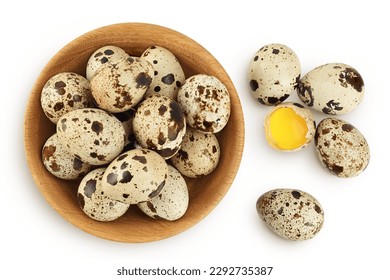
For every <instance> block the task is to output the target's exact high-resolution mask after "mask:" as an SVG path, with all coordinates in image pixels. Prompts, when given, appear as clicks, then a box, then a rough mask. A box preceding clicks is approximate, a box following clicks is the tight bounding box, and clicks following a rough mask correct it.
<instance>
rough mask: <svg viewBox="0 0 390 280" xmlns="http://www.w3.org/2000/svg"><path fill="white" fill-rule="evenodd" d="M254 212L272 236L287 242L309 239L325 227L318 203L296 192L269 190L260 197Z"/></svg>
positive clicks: (309, 196) (310, 197) (309, 195)
mask: <svg viewBox="0 0 390 280" xmlns="http://www.w3.org/2000/svg"><path fill="white" fill-rule="evenodd" d="M256 209H257V213H258V214H259V216H260V218H261V219H262V220H264V222H265V223H266V224H267V226H268V227H269V228H270V229H271V230H272V231H273V232H275V233H276V234H277V235H279V236H281V237H283V238H286V239H290V240H307V239H311V238H313V237H314V236H315V235H316V234H317V233H318V232H319V231H320V230H321V228H322V226H323V223H324V211H323V209H322V206H321V204H320V203H319V201H318V200H317V199H316V198H315V197H313V196H312V195H311V194H309V193H307V192H304V191H301V190H297V189H288V188H281V189H274V190H270V191H268V192H266V193H264V194H263V195H261V196H260V197H259V199H258V200H257V202H256Z"/></svg>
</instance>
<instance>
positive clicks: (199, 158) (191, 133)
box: [171, 128, 221, 178]
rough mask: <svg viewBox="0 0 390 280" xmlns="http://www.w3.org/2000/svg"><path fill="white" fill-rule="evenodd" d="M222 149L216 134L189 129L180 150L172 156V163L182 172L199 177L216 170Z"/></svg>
mask: <svg viewBox="0 0 390 280" xmlns="http://www.w3.org/2000/svg"><path fill="white" fill-rule="evenodd" d="M220 155H221V149H220V146H219V143H218V139H217V137H216V136H215V135H214V134H205V133H202V132H200V131H197V130H195V129H191V128H190V129H187V132H186V134H185V136H184V138H183V142H182V144H181V147H180V150H179V151H178V152H177V154H175V155H174V156H173V157H172V158H171V161H172V164H173V165H174V166H175V167H176V168H177V169H178V170H179V171H180V173H181V174H183V175H185V176H187V177H190V178H197V177H201V176H204V175H208V174H210V173H211V172H213V171H214V169H215V168H216V167H217V165H218V163H219V157H220Z"/></svg>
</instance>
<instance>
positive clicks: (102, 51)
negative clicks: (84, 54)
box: [86, 46, 129, 80]
mask: <svg viewBox="0 0 390 280" xmlns="http://www.w3.org/2000/svg"><path fill="white" fill-rule="evenodd" d="M128 57H129V55H128V54H127V53H126V52H125V51H124V50H123V49H122V48H120V47H117V46H104V47H101V48H99V49H97V50H96V51H95V52H94V53H93V54H92V55H91V56H90V58H89V60H88V62H87V69H86V77H87V79H88V80H91V79H92V77H93V76H94V75H95V73H96V72H97V71H98V70H99V68H100V67H101V66H102V65H103V64H105V63H113V62H116V61H118V60H121V59H124V58H128Z"/></svg>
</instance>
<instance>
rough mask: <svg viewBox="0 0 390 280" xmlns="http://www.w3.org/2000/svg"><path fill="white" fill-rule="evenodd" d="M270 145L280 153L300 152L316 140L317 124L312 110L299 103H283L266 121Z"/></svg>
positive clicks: (269, 114) (268, 115)
mask: <svg viewBox="0 0 390 280" xmlns="http://www.w3.org/2000/svg"><path fill="white" fill-rule="evenodd" d="M264 130H265V137H266V139H267V142H268V144H269V145H270V146H271V147H272V148H274V149H276V150H278V151H298V150H300V149H302V148H304V147H306V146H307V145H308V144H309V143H310V142H311V141H312V140H313V138H314V134H315V130H316V124H315V121H314V118H313V115H312V114H311V112H310V110H309V109H307V108H304V107H303V106H302V105H301V104H298V103H289V102H286V103H281V104H279V105H276V106H275V107H274V108H272V109H271V110H270V111H269V112H268V114H267V115H266V117H265V119H264Z"/></svg>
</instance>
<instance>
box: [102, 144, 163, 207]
mask: <svg viewBox="0 0 390 280" xmlns="http://www.w3.org/2000/svg"><path fill="white" fill-rule="evenodd" d="M167 178H168V166H167V163H166V162H165V160H164V159H163V158H162V157H161V156H160V155H159V154H157V153H156V152H154V151H151V150H147V149H134V150H130V151H127V152H125V153H123V154H121V155H119V156H118V157H117V158H116V159H114V160H113V161H112V162H111V163H110V164H109V166H108V167H107V169H106V171H105V172H104V175H103V181H102V188H103V191H104V193H105V194H106V195H107V196H109V197H111V198H112V199H115V200H117V201H121V202H124V203H129V204H136V203H139V202H143V201H149V200H150V199H151V198H152V197H154V196H156V195H158V194H159V193H160V192H161V190H162V188H163V187H164V186H165V183H166V179H167Z"/></svg>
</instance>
